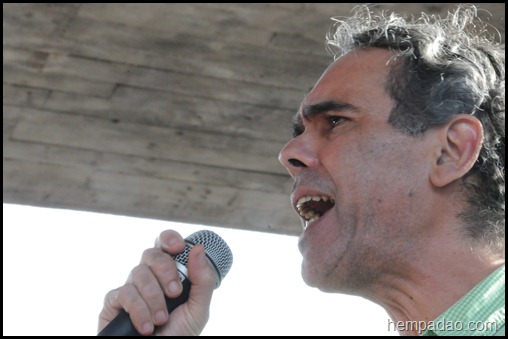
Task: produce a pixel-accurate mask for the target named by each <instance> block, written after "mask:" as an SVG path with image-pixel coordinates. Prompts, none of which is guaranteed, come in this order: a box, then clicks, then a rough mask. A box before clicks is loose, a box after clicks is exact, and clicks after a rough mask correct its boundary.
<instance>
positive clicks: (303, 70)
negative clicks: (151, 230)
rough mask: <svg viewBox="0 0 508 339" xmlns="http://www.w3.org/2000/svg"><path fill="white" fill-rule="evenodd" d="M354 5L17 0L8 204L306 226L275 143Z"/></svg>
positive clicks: (492, 6)
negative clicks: (328, 40) (340, 19)
mask: <svg viewBox="0 0 508 339" xmlns="http://www.w3.org/2000/svg"><path fill="white" fill-rule="evenodd" d="M355 5H358V4H355V3H346V4H319V3H318V4H305V3H303V4H229V3H225V4H41V3H37V4H12V3H11V4H5V3H4V4H3V123H4V130H3V143H4V144H3V145H4V146H3V199H4V200H3V201H4V203H17V204H28V205H34V206H44V207H57V208H65V209H76V210H85V211H95V212H103V213H112V214H119V215H128V216H135V217H145V218H154V219H161V220H171V221H183V222H189V223H199V224H207V225H214V226H221V227H229V228H239V229H248V230H256V231H263V232H273V233H279V234H289V235H296V234H298V233H300V230H301V226H300V221H299V218H298V217H297V216H296V214H295V213H294V211H293V210H292V207H291V205H290V201H289V194H290V191H291V185H292V181H291V179H290V177H289V176H288V174H287V173H286V171H285V169H284V168H283V167H282V166H281V165H280V163H279V162H278V160H277V156H278V152H279V150H280V149H281V148H282V146H283V145H284V144H285V142H286V141H287V140H289V138H290V136H291V117H292V115H293V114H294V112H295V111H296V109H297V107H298V106H299V104H300V101H301V100H302V99H303V97H304V95H305V94H306V93H307V91H308V89H309V88H310V87H311V86H312V85H313V84H314V83H315V81H316V80H317V79H318V77H319V76H320V75H321V72H322V71H323V70H324V69H325V68H326V66H328V64H329V62H330V61H331V58H330V57H329V56H328V55H327V53H326V51H325V48H324V35H325V33H326V32H327V30H328V28H329V25H330V23H331V21H330V20H329V18H330V17H331V16H335V15H348V14H349V12H350V10H351V8H352V7H354V6H355ZM453 5H455V4H449V3H448V4H428V3H423V4H390V3H386V4H380V5H379V6H380V7H381V8H386V9H391V10H396V11H402V12H403V13H414V14H419V13H420V12H426V13H429V14H443V13H445V12H446V11H447V10H448V9H449V8H451V7H453ZM479 6H480V7H481V8H484V9H486V10H488V11H489V12H490V14H491V15H489V14H488V13H487V12H482V16H484V17H485V18H486V19H487V20H488V21H490V22H491V23H492V24H493V25H494V26H496V27H497V28H498V29H499V30H500V33H501V35H502V39H503V41H504V13H505V4H504V3H500V4H497V3H487V4H481V5H479Z"/></svg>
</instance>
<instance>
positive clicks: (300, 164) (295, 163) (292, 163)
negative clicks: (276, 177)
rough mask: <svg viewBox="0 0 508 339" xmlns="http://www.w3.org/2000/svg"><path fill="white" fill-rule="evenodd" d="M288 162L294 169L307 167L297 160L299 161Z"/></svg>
mask: <svg viewBox="0 0 508 339" xmlns="http://www.w3.org/2000/svg"><path fill="white" fill-rule="evenodd" d="M288 162H289V163H290V164H291V166H293V167H307V166H306V165H305V164H304V163H303V162H301V161H300V160H297V159H289V160H288Z"/></svg>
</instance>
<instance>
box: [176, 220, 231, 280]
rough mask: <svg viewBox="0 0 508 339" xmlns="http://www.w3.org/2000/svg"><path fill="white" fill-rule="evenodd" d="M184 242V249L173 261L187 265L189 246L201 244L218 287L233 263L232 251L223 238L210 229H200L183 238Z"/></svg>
mask: <svg viewBox="0 0 508 339" xmlns="http://www.w3.org/2000/svg"><path fill="white" fill-rule="evenodd" d="M185 242H186V244H185V249H184V250H183V252H182V253H179V254H178V255H176V256H175V257H174V259H175V261H177V262H179V263H180V264H182V265H184V266H185V267H187V263H188V260H189V252H190V250H191V248H192V247H193V246H194V245H197V244H202V245H203V247H204V248H205V253H206V256H207V257H208V259H209V260H210V262H211V263H212V265H213V266H214V268H215V270H216V271H217V280H216V283H215V288H217V287H219V286H220V283H221V281H222V279H224V277H225V276H226V274H228V272H229V270H230V269H231V265H232V264H233V253H231V249H230V248H229V246H228V245H227V244H226V242H225V241H224V239H222V238H221V237H220V236H218V235H217V234H216V233H214V232H212V231H209V230H202V231H198V232H195V233H193V234H191V235H189V236H188V237H187V238H185Z"/></svg>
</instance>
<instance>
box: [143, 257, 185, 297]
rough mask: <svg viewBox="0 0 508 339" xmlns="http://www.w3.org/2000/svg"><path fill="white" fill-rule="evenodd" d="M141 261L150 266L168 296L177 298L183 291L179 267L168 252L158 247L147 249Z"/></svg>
mask: <svg viewBox="0 0 508 339" xmlns="http://www.w3.org/2000/svg"><path fill="white" fill-rule="evenodd" d="M141 263H142V264H144V265H147V266H148V267H150V270H151V271H152V273H153V274H154V275H155V277H156V278H157V281H158V282H159V284H160V286H161V287H162V289H163V291H164V294H166V295H167V296H168V297H170V298H175V297H177V296H179V295H180V294H181V293H182V283H181V282H180V275H179V274H178V269H177V267H176V264H175V262H174V260H173V258H172V257H171V256H170V255H169V254H168V253H166V252H163V251H161V250H160V249H157V248H151V249H147V250H145V251H144V252H143V255H142V257H141Z"/></svg>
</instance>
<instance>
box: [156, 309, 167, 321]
mask: <svg viewBox="0 0 508 339" xmlns="http://www.w3.org/2000/svg"><path fill="white" fill-rule="evenodd" d="M164 320H166V312H164V311H158V312H157V313H155V321H156V322H157V323H158V324H160V323H162V322H163V321H164Z"/></svg>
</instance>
